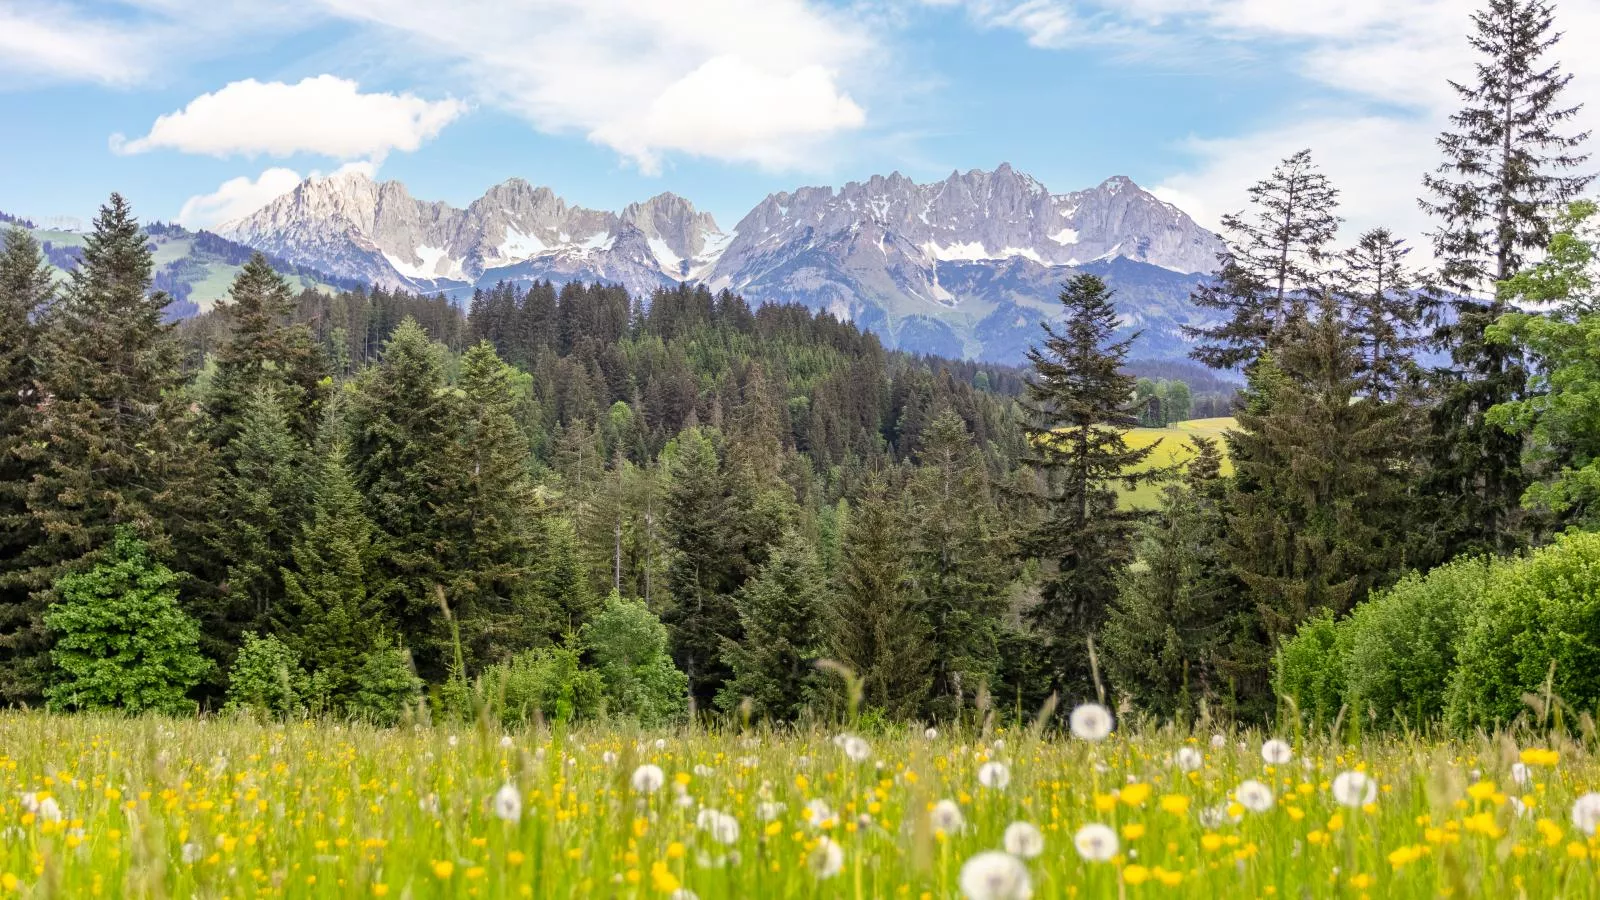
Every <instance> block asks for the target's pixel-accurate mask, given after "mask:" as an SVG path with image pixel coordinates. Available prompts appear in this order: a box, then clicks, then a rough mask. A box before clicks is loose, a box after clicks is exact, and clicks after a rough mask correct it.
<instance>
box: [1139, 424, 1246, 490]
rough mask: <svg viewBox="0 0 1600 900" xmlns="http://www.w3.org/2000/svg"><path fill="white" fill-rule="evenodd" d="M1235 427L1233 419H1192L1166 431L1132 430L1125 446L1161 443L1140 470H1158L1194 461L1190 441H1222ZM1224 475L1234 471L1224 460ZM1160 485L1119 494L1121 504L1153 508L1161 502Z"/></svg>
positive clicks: (1144, 486)
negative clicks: (1226, 432) (1224, 434)
mask: <svg viewBox="0 0 1600 900" xmlns="http://www.w3.org/2000/svg"><path fill="white" fill-rule="evenodd" d="M1232 427H1234V420H1233V419H1231V418H1228V419H1191V420H1189V421H1187V422H1174V423H1172V424H1171V425H1168V426H1167V427H1166V428H1135V429H1133V430H1132V431H1130V432H1128V445H1129V446H1130V447H1149V446H1151V445H1152V444H1155V443H1156V442H1157V441H1160V442H1161V443H1160V446H1158V447H1157V448H1156V451H1155V452H1154V453H1152V454H1150V459H1149V462H1148V463H1147V464H1146V466H1144V467H1141V468H1161V467H1167V466H1172V465H1176V464H1179V463H1182V462H1185V461H1187V460H1189V459H1192V458H1194V441H1193V440H1192V438H1194V437H1196V436H1199V437H1208V438H1216V439H1217V440H1219V441H1220V440H1221V439H1222V433H1223V432H1225V431H1227V430H1228V429H1230V428H1232ZM1222 450H1223V452H1224V453H1226V452H1227V446H1226V444H1224V445H1222ZM1222 471H1223V474H1229V473H1231V472H1232V471H1233V466H1232V465H1231V464H1229V463H1228V462H1227V461H1226V460H1225V461H1224V462H1223V464H1222ZM1160 499H1161V486H1160V485H1158V484H1150V483H1145V484H1141V485H1139V486H1138V487H1136V488H1134V489H1133V490H1131V491H1129V490H1124V491H1123V492H1122V505H1123V506H1124V507H1125V508H1128V509H1153V508H1155V507H1156V505H1157V504H1158V503H1159V502H1160Z"/></svg>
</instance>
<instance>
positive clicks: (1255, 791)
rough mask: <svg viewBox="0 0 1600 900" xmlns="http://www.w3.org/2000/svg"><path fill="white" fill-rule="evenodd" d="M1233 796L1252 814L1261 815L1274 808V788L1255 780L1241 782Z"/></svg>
mask: <svg viewBox="0 0 1600 900" xmlns="http://www.w3.org/2000/svg"><path fill="white" fill-rule="evenodd" d="M1233 795H1234V797H1235V798H1237V799H1238V801H1239V805H1240V806H1243V807H1244V808H1245V809H1248V810H1250V811H1251V812H1257V813H1261V812H1266V811H1267V810H1269V809H1271V808H1272V801H1273V797H1272V788H1269V787H1267V786H1266V785H1264V784H1262V783H1261V782H1259V781H1256V780H1255V779H1254V778H1250V779H1246V780H1244V781H1241V782H1239V786H1238V787H1237V788H1234V790H1233Z"/></svg>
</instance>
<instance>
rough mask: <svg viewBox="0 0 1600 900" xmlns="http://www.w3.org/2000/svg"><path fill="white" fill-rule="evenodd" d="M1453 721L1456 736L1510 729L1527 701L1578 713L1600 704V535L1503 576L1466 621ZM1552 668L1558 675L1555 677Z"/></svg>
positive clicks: (1578, 537)
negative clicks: (1557, 701) (1552, 698)
mask: <svg viewBox="0 0 1600 900" xmlns="http://www.w3.org/2000/svg"><path fill="white" fill-rule="evenodd" d="M1457 657H1458V661H1459V664H1458V666H1457V668H1456V676H1455V679H1454V681H1453V683H1452V684H1451V687H1450V697H1449V702H1448V716H1449V719H1450V722H1451V723H1452V724H1453V725H1455V726H1456V727H1457V728H1471V727H1474V726H1478V725H1491V724H1493V723H1495V722H1508V721H1510V720H1511V719H1514V718H1516V717H1517V716H1518V715H1519V714H1520V713H1522V712H1524V711H1525V710H1526V709H1527V706H1526V704H1524V703H1523V701H1522V696H1523V694H1525V693H1530V692H1531V693H1543V692H1544V688H1545V684H1546V680H1547V679H1549V678H1551V677H1552V675H1553V683H1552V684H1551V687H1552V689H1553V690H1554V693H1555V694H1556V695H1557V696H1559V697H1560V698H1561V699H1562V700H1564V701H1565V702H1566V703H1568V704H1569V705H1571V706H1572V707H1574V708H1576V709H1579V710H1586V711H1592V710H1594V709H1595V707H1596V704H1597V703H1600V534H1573V535H1568V536H1565V537H1563V538H1561V539H1560V540H1558V541H1557V542H1556V543H1555V544H1554V545H1552V546H1549V547H1545V548H1543V549H1541V550H1537V551H1535V552H1534V553H1532V554H1531V555H1530V556H1528V557H1527V558H1526V559H1523V560H1519V561H1517V562H1515V563H1510V564H1506V565H1504V566H1501V567H1499V568H1498V569H1497V571H1496V572H1495V574H1494V577H1493V578H1492V579H1490V580H1489V583H1488V586H1487V588H1486V590H1485V591H1484V596H1483V599H1482V600H1481V601H1480V602H1479V603H1478V604H1477V605H1476V606H1475V607H1474V608H1473V610H1472V611H1471V613H1470V614H1469V615H1468V617H1467V623H1466V629H1465V631H1464V633H1463V634H1462V637H1461V641H1460V645H1459V649H1458V650H1457ZM1552 667H1553V669H1552Z"/></svg>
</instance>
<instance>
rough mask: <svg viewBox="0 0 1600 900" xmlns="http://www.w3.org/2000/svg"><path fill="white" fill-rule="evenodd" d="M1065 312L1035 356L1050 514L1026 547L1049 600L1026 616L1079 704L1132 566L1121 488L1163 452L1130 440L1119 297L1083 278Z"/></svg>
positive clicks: (1032, 412)
mask: <svg viewBox="0 0 1600 900" xmlns="http://www.w3.org/2000/svg"><path fill="white" fill-rule="evenodd" d="M1061 305H1062V307H1063V308H1064V311H1065V318H1064V321H1063V322H1062V323H1061V324H1060V325H1051V324H1050V323H1045V325H1044V331H1045V340H1044V342H1043V344H1041V345H1039V346H1035V347H1032V348H1030V349H1029V351H1028V360H1029V361H1030V362H1031V363H1032V364H1033V377H1032V379H1031V380H1030V381H1029V382H1028V388H1027V396H1026V401H1025V406H1026V409H1027V412H1028V415H1029V421H1028V423H1027V425H1026V429H1027V433H1028V436H1029V438H1030V439H1031V441H1032V443H1033V456H1032V457H1031V458H1030V459H1029V460H1028V463H1029V465H1030V466H1032V467H1033V469H1034V470H1035V472H1036V473H1037V476H1038V479H1039V481H1040V484H1041V487H1042V494H1041V496H1040V499H1041V500H1042V501H1043V504H1044V507H1045V515H1044V518H1043V520H1042V521H1041V522H1040V523H1039V525H1038V526H1037V527H1036V528H1034V529H1033V532H1032V534H1031V535H1029V536H1028V539H1027V541H1026V547H1027V549H1029V550H1030V551H1031V552H1032V553H1033V554H1034V555H1036V556H1038V557H1039V558H1041V559H1042V560H1043V561H1044V563H1045V568H1044V572H1043V575H1042V580H1043V583H1042V585H1041V597H1040V599H1039V602H1038V603H1037V604H1036V605H1035V606H1033V607H1032V608H1031V609H1030V610H1028V616H1029V618H1030V620H1031V622H1032V623H1033V624H1034V626H1035V627H1036V628H1037V629H1038V630H1039V631H1040V632H1041V633H1042V634H1043V635H1044V636H1045V637H1046V639H1047V640H1048V641H1049V643H1050V650H1051V654H1052V657H1053V660H1052V661H1053V664H1054V668H1055V681H1056V683H1057V685H1058V686H1059V687H1061V688H1062V689H1064V690H1066V691H1068V692H1070V693H1071V695H1072V698H1073V699H1077V698H1082V697H1087V696H1091V695H1092V694H1091V691H1092V687H1091V685H1090V677H1089V675H1090V667H1089V657H1088V647H1087V641H1088V640H1089V639H1090V638H1092V637H1093V636H1094V635H1095V634H1096V632H1098V630H1099V629H1100V626H1101V625H1102V624H1103V623H1104V621H1105V614H1106V609H1107V608H1108V607H1109V605H1110V603H1111V600H1112V599H1113V598H1114V597H1115V596H1116V591H1117V579H1118V577H1119V575H1120V573H1121V570H1122V567H1123V566H1125V565H1126V564H1127V563H1128V562H1129V561H1130V559H1131V557H1132V544H1133V527H1134V522H1135V519H1136V515H1135V514H1134V513H1132V512H1129V511H1127V510H1123V509H1121V508H1120V507H1119V506H1118V503H1117V491H1116V487H1115V485H1116V483H1117V482H1119V481H1121V482H1122V483H1125V484H1128V485H1133V484H1137V483H1139V482H1141V481H1146V480H1149V479H1151V478H1155V477H1157V476H1158V475H1159V474H1160V473H1159V472H1158V471H1157V470H1154V469H1146V470H1145V471H1142V472H1140V471H1136V470H1138V469H1139V468H1140V467H1141V465H1142V464H1144V463H1145V462H1146V461H1147V460H1148V459H1149V458H1150V454H1151V453H1153V452H1154V451H1155V449H1156V445H1154V444H1153V445H1151V446H1149V447H1143V448H1134V447H1130V446H1128V442H1127V439H1126V435H1127V431H1128V429H1130V428H1132V427H1134V426H1135V425H1137V424H1138V419H1137V418H1136V417H1134V416H1133V415H1131V414H1129V412H1128V409H1127V407H1128V404H1129V402H1130V400H1131V399H1132V397H1133V387H1134V381H1135V379H1134V377H1133V376H1131V375H1127V374H1124V373H1123V372H1122V363H1123V361H1124V360H1125V359H1126V357H1127V355H1128V347H1129V345H1130V344H1131V343H1132V341H1133V338H1128V339H1126V340H1122V341H1113V340H1112V335H1113V333H1114V332H1115V331H1116V328H1117V311H1116V308H1115V307H1114V306H1113V305H1112V303H1111V290H1110V289H1109V288H1107V287H1106V284H1105V282H1104V281H1102V280H1100V278H1098V277H1097V276H1094V275H1088V274H1084V275H1078V276H1076V277H1074V278H1073V279H1072V280H1071V281H1069V282H1067V284H1066V287H1064V288H1063V289H1062V291H1061Z"/></svg>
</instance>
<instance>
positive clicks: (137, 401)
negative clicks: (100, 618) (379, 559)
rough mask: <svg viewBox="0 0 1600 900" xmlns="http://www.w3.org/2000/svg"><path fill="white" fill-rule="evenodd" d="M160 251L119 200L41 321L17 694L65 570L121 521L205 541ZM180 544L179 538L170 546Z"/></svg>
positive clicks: (30, 681) (205, 468)
mask: <svg viewBox="0 0 1600 900" xmlns="http://www.w3.org/2000/svg"><path fill="white" fill-rule="evenodd" d="M150 259H151V250H150V247H149V244H148V241H147V239H146V237H145V235H144V232H143V231H141V230H140V228H139V224H138V223H137V222H136V221H135V220H134V218H133V214H132V212H131V211H130V210H129V208H128V205H127V203H126V202H124V201H123V199H122V197H121V196H119V195H116V194H113V195H112V196H111V200H110V202H109V203H108V204H107V205H105V206H103V207H101V209H100V214H99V216H98V217H97V218H96V219H95V223H94V230H93V232H92V233H91V234H90V235H89V236H88V238H87V239H86V240H85V242H84V247H83V254H82V259H81V262H80V265H79V267H78V268H77V269H76V270H74V271H73V272H72V275H71V279H70V281H69V282H68V284H67V286H66V289H65V291H64V292H63V294H62V296H61V298H60V300H59V301H58V302H57V303H56V304H54V306H53V307H52V309H51V312H50V315H49V316H48V317H47V318H46V319H45V322H44V325H45V327H44V329H43V332H42V334H41V335H40V339H39V370H38V374H37V377H36V384H37V386H38V390H39V394H38V397H37V400H36V403H35V405H34V406H33V408H32V409H31V410H30V411H29V414H28V420H27V422H26V424H25V426H24V429H23V435H24V438H23V441H22V442H21V443H20V445H19V446H18V447H17V448H16V449H17V453H18V455H19V456H20V457H21V458H22V460H23V462H25V463H27V464H30V465H33V466H35V472H34V477H33V479H32V480H31V481H30V482H29V483H28V487H27V501H26V502H27V506H28V513H29V516H30V517H31V518H32V520H33V524H34V527H36V528H37V529H38V531H39V538H38V539H37V540H35V541H34V542H33V543H32V545H31V546H30V547H29V549H28V551H27V554H26V564H27V566H28V570H27V572H26V573H25V574H24V576H23V584H24V586H26V587H27V588H29V589H30V590H31V591H32V592H33V599H32V601H31V603H30V605H31V609H30V611H29V612H28V613H26V614H25V615H22V616H19V617H18V622H19V624H18V626H17V631H16V632H13V633H12V641H11V643H12V647H13V652H14V653H16V654H17V655H16V656H15V657H13V659H14V660H15V662H16V668H15V669H14V671H13V677H12V678H10V679H8V681H10V682H12V683H13V684H15V685H16V688H15V690H16V691H17V692H18V694H20V695H27V694H28V693H29V692H31V691H37V689H38V687H39V685H38V682H37V680H36V679H35V678H30V676H29V675H28V674H27V670H28V668H29V664H28V663H27V662H26V661H25V658H30V657H31V658H33V659H35V660H38V659H39V656H38V655H39V653H40V652H42V650H43V649H44V647H45V646H46V645H45V644H44V642H43V641H42V639H41V636H40V634H39V631H38V624H39V619H38V614H39V613H42V612H43V608H44V605H45V604H47V603H48V602H49V599H50V591H51V587H52V585H54V584H55V583H56V582H57V581H58V580H59V579H60V578H61V577H62V576H63V575H65V574H67V573H68V572H71V571H79V570H81V569H82V568H83V567H85V566H87V565H88V564H89V560H90V558H91V556H92V554H93V553H94V552H95V551H96V550H98V549H100V548H102V547H104V546H105V545H107V544H108V543H109V542H110V541H111V538H112V534H113V531H114V530H115V528H116V526H118V525H121V524H134V525H137V526H138V527H139V529H140V532H141V533H142V534H144V535H146V536H147V538H148V539H149V540H150V542H151V545H152V548H153V549H154V551H155V552H156V553H157V555H165V554H168V553H172V552H174V550H176V551H177V553H178V556H179V560H180V561H181V557H182V554H183V553H184V552H189V551H191V550H192V549H193V548H195V547H196V546H198V545H200V542H201V541H203V538H200V537H197V536H196V532H198V531H200V530H201V529H203V528H204V526H205V524H206V521H207V519H208V517H209V515H210V514H209V511H206V510H198V509H196V508H195V505H196V504H197V503H199V502H200V501H202V500H203V499H204V498H206V497H208V496H209V490H210V488H209V481H208V476H209V459H208V456H207V454H206V453H205V452H204V448H203V447H202V446H201V445H200V444H199V443H198V442H197V441H196V440H194V438H193V424H194V423H193V421H192V417H191V416H190V415H189V412H188V406H187V403H186V398H185V397H184V396H183V394H182V391H181V388H182V375H181V373H180V371H179V368H178V359H179V353H178V345H177V343H176V341H174V340H173V337H172V332H171V329H170V327H169V326H166V325H163V324H162V318H161V311H162V308H163V307H164V306H166V303H167V298H166V295H164V294H160V293H156V294H150V293H148V291H149V288H150V271H151V261H150ZM173 538H177V539H176V540H173Z"/></svg>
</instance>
